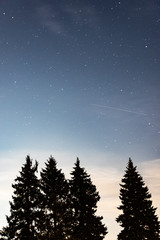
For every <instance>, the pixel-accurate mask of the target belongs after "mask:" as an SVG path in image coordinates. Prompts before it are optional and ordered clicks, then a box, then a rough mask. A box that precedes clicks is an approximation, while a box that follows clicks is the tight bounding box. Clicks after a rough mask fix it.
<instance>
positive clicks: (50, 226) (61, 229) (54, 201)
mask: <svg viewBox="0 0 160 240" xmlns="http://www.w3.org/2000/svg"><path fill="white" fill-rule="evenodd" d="M45 165H46V167H45V169H42V171H41V189H42V192H43V203H42V205H43V206H42V207H43V209H44V211H45V219H44V226H45V234H44V239H47V240H50V239H52V240H54V239H55V240H63V239H69V238H70V230H71V220H72V218H71V217H72V215H71V209H70V201H69V184H68V182H67V180H66V179H65V176H64V174H63V173H62V172H61V170H58V169H57V163H56V161H55V159H54V158H53V157H50V158H49V160H48V161H47V163H45Z"/></svg>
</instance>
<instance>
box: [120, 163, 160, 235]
mask: <svg viewBox="0 0 160 240" xmlns="http://www.w3.org/2000/svg"><path fill="white" fill-rule="evenodd" d="M120 186H121V189H120V199H121V202H122V204H121V205H120V206H119V207H118V209H119V210H122V212H123V213H122V214H120V215H119V216H118V218H117V219H116V221H117V222H118V223H120V226H121V227H122V228H123V230H122V231H121V232H120V233H119V235H118V240H131V239H134V240H158V239H160V237H159V231H160V225H159V221H158V217H157V216H156V215H155V211H156V208H153V206H152V201H151V200H150V199H151V194H150V193H149V192H148V188H147V187H146V186H145V184H144V181H143V178H142V177H141V175H140V174H139V173H138V172H137V170H136V167H134V166H133V162H132V160H131V159H129V162H128V166H127V169H126V172H125V175H124V177H123V178H122V184H120Z"/></svg>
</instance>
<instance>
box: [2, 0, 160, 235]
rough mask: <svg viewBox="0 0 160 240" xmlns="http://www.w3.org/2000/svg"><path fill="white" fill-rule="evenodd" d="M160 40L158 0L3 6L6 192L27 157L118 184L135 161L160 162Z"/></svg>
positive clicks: (16, 1) (62, 0)
mask: <svg viewBox="0 0 160 240" xmlns="http://www.w3.org/2000/svg"><path fill="white" fill-rule="evenodd" d="M159 40H160V2H159V1H158V0H156V1H155V0H153V1H150V0H141V1H138V0H135V1H124V0H123V1H121V0H120V1H111V0H107V1H105V0H92V1H91V0H74V1H73V0H52V1H51V0H32V1H28V0H13V1H9V0H0V49H1V50H0V51H1V52H0V160H1V170H0V171H1V176H2V177H1V179H2V180H1V184H2V186H3V183H4V179H5V178H6V176H8V179H10V181H11V179H14V176H15V175H16V174H17V172H18V171H19V170H20V168H21V165H22V163H23V162H24V159H25V157H26V155H27V154H30V155H31V157H33V158H36V159H37V160H39V161H40V164H41V165H40V166H42V165H43V162H44V161H45V160H46V159H47V158H48V157H49V155H50V154H52V155H53V156H55V157H56V156H57V162H59V161H60V167H61V168H64V169H68V172H69V171H71V168H72V167H73V164H74V162H75V160H76V157H77V156H78V157H79V158H80V160H81V161H82V163H83V166H84V167H86V168H87V167H88V169H87V170H88V173H90V170H91V171H92V173H93V175H94V174H96V173H99V174H101V173H100V170H98V169H102V170H103V169H106V172H107V173H108V176H110V178H109V177H106V181H108V182H110V183H111V182H112V180H113V178H112V177H111V176H112V174H111V173H113V176H115V178H114V179H116V183H118V181H119V182H120V179H121V177H122V176H123V170H124V169H125V167H126V165H127V161H128V158H129V157H131V158H132V159H133V161H134V162H135V164H137V165H143V164H144V163H147V162H148V163H149V166H150V167H151V166H152V164H151V163H152V161H153V166H155V165H154V163H155V161H156V164H157V161H158V163H159V160H158V159H160V107H159V102H160V97H159V96H160V95H159V92H160V81H159V77H160V41H159ZM42 156H44V159H43V158H42ZM38 157H39V159H38ZM16 159H17V160H16ZM145 166H146V165H145ZM147 166H148V165H147ZM69 167H70V170H69ZM108 169H110V171H109V170H108ZM113 169H114V170H113ZM153 169H154V170H155V169H156V168H155V167H153ZM117 171H118V172H119V171H120V173H119V174H115V172H116V173H117ZM142 172H143V171H142ZM3 176H5V177H3ZM11 176H12V177H11ZM96 176H97V175H96ZM105 176H106V175H105ZM116 176H118V179H119V180H118V179H117V178H116ZM156 176H157V175H156ZM109 179H110V180H109ZM103 182H104V179H103ZM113 182H114V181H113ZM113 182H112V183H113ZM150 182H152V180H151V179H150ZM112 183H111V184H112ZM148 183H149V182H148ZM157 183H158V176H157ZM9 184H10V183H9V182H8V185H5V186H8V189H9V188H10V185H9ZM106 184H107V183H106ZM99 186H101V184H100V185H99ZM117 186H118V184H117ZM108 188H109V187H108ZM5 189H6V187H5ZM115 189H118V187H117V188H116V187H115ZM108 191H109V190H108ZM117 191H118V190H117ZM8 192H9V190H8ZM104 192H105V190H104V189H103V190H102V195H105V196H106V194H107V193H106V194H104ZM116 194H117V199H118V194H119V193H118V192H117V193H116ZM7 196H8V195H7ZM156 196H157V195H156ZM102 201H103V199H102ZM2 202H3V204H1V205H2V207H3V206H6V205H7V204H8V199H7V197H6V198H5V199H3V201H2ZM116 203H117V202H116ZM115 205H116V204H115ZM105 214H106V216H107V213H106V212H105ZM2 219H4V218H2ZM109 224H110V223H108V222H106V225H107V226H108V225H109ZM115 224H116V223H115ZM113 229H114V228H113ZM110 234H112V233H110ZM113 234H114V233H113ZM110 236H111V235H110ZM107 238H109V234H108V236H107ZM110 239H111V237H110Z"/></svg>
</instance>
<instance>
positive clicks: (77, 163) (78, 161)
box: [76, 157, 80, 167]
mask: <svg viewBox="0 0 160 240" xmlns="http://www.w3.org/2000/svg"><path fill="white" fill-rule="evenodd" d="M76 166H77V167H80V160H79V158H78V157H77V161H76Z"/></svg>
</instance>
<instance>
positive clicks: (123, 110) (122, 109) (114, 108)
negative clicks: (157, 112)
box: [93, 104, 147, 116]
mask: <svg viewBox="0 0 160 240" xmlns="http://www.w3.org/2000/svg"><path fill="white" fill-rule="evenodd" d="M93 106H96V107H101V108H109V109H112V110H116V111H121V112H128V113H133V114H137V115H142V116H147V114H146V113H143V112H135V111H132V110H128V109H124V108H117V107H111V106H107V105H99V104H93Z"/></svg>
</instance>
